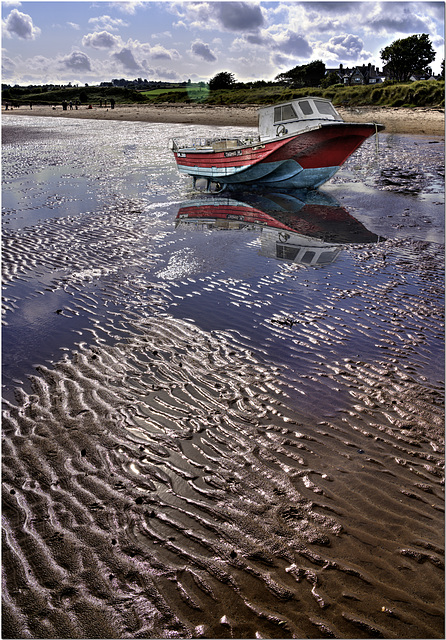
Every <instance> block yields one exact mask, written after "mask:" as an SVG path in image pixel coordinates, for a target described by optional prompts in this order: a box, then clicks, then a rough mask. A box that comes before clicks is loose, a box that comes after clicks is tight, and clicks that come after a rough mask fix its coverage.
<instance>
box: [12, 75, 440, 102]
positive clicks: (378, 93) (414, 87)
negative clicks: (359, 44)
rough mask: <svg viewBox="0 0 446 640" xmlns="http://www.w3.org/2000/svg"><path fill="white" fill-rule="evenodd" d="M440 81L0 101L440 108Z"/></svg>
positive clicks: (35, 95) (70, 94)
mask: <svg viewBox="0 0 446 640" xmlns="http://www.w3.org/2000/svg"><path fill="white" fill-rule="evenodd" d="M444 91H445V87H444V80H441V81H438V80H424V81H419V82H408V83H401V84H386V83H383V84H380V85H365V86H357V87H345V86H344V85H334V86H332V87H328V88H327V89H321V88H319V87H305V88H303V89H293V88H290V87H284V86H280V85H266V86H263V87H250V86H249V85H239V84H237V85H235V86H234V87H233V88H231V89H225V90H220V91H212V92H209V90H208V89H207V88H202V87H198V86H196V85H195V86H194V85H192V86H190V87H188V88H184V87H178V88H177V89H156V90H153V91H135V90H133V89H127V88H124V89H123V88H118V87H111V88H103V87H85V88H75V87H73V88H64V89H59V90H55V91H46V92H42V91H34V92H32V93H26V91H24V88H21V89H20V91H18V92H16V93H15V92H14V89H12V90H11V92H10V96H8V97H6V96H5V95H4V96H3V101H4V102H5V101H8V100H10V101H12V102H14V103H17V104H25V103H29V102H32V103H34V104H60V103H61V102H62V101H63V100H67V101H70V100H73V101H76V100H79V101H80V102H81V103H82V104H90V103H91V104H99V102H100V100H102V101H104V100H108V101H109V100H110V99H111V98H113V99H114V100H115V102H116V103H117V104H132V103H145V104H155V103H160V102H162V103H177V102H179V103H194V102H200V103H204V104H209V105H243V104H272V103H275V102H282V101H286V100H291V99H293V98H299V97H303V96H306V95H313V96H320V97H323V98H328V99H329V100H331V101H332V102H333V103H334V104H335V105H339V106H388V107H444Z"/></svg>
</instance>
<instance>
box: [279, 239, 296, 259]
mask: <svg viewBox="0 0 446 640" xmlns="http://www.w3.org/2000/svg"><path fill="white" fill-rule="evenodd" d="M299 251H300V248H299V247H292V246H289V245H286V244H278V243H277V244H276V255H277V257H278V258H279V260H280V259H282V260H295V259H296V256H297V254H298V253H299Z"/></svg>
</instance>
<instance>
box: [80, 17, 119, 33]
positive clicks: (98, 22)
mask: <svg viewBox="0 0 446 640" xmlns="http://www.w3.org/2000/svg"><path fill="white" fill-rule="evenodd" d="M88 23H89V24H91V25H93V29H95V30H96V31H103V30H106V31H118V29H120V28H122V27H128V26H129V24H128V22H125V21H124V20H121V18H112V17H111V16H109V15H103V16H97V17H96V18H90V19H89V21H88Z"/></svg>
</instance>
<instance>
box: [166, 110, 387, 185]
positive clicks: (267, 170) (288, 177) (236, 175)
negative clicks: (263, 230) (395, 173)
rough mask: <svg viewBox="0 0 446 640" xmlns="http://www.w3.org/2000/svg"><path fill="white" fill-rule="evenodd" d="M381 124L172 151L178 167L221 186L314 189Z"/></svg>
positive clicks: (327, 128) (335, 125) (333, 126)
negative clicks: (230, 146) (225, 146)
mask: <svg viewBox="0 0 446 640" xmlns="http://www.w3.org/2000/svg"><path fill="white" fill-rule="evenodd" d="M382 128H383V127H382V125H375V124H357V123H345V122H335V123H329V124H323V125H320V126H319V127H317V128H315V129H312V130H310V131H308V130H307V131H304V132H302V133H298V134H293V135H288V136H284V137H281V138H274V139H272V140H269V141H264V142H261V143H257V144H254V145H250V146H242V147H239V148H235V149H227V150H214V151H213V150H210V149H209V150H203V149H185V150H183V151H176V152H174V154H175V159H176V162H177V165H178V169H179V170H180V171H181V172H182V173H185V174H188V175H191V176H193V177H194V178H195V179H197V178H205V179H208V180H213V181H216V182H219V183H222V184H244V183H261V184H271V185H274V186H286V187H294V188H314V187H317V186H320V185H321V184H323V183H324V182H326V181H327V180H328V179H329V178H330V177H332V176H333V175H334V174H335V173H336V171H338V169H339V168H340V167H341V166H342V164H343V163H344V162H345V161H346V160H347V158H348V157H349V156H351V154H352V153H354V152H355V151H356V149H358V147H359V146H360V145H361V144H362V143H363V142H364V141H365V140H366V139H367V138H369V137H370V136H371V135H373V134H375V133H377V131H379V130H381V129H382Z"/></svg>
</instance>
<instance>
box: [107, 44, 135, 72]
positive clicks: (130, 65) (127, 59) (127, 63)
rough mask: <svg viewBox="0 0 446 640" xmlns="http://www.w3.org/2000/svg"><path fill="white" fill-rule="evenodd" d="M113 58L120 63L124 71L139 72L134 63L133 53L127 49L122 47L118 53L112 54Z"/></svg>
mask: <svg viewBox="0 0 446 640" xmlns="http://www.w3.org/2000/svg"><path fill="white" fill-rule="evenodd" d="M113 58H114V59H115V60H117V61H118V62H120V63H121V64H122V66H123V67H124V68H125V70H126V71H139V70H140V66H139V64H138V63H137V62H136V60H135V57H134V55H133V53H132V52H131V51H130V49H129V48H128V47H124V48H123V49H121V51H119V52H118V53H114V54H113Z"/></svg>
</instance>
